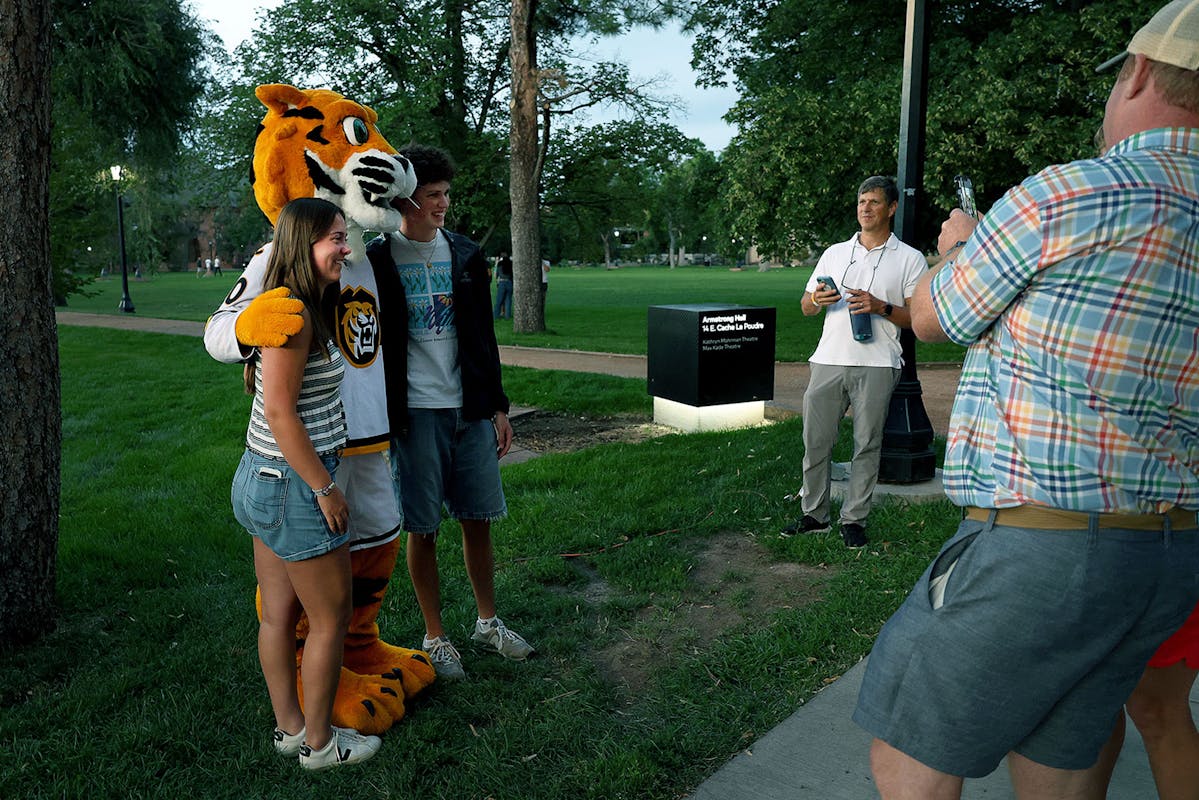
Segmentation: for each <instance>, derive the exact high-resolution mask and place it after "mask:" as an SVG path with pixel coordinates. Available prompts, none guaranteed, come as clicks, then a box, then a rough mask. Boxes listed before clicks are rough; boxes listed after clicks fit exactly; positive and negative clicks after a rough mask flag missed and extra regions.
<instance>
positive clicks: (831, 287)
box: [816, 275, 841, 294]
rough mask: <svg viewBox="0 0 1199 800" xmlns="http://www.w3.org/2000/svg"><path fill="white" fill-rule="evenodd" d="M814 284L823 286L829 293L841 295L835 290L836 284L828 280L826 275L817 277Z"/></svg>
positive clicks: (838, 290) (830, 279)
mask: <svg viewBox="0 0 1199 800" xmlns="http://www.w3.org/2000/svg"><path fill="white" fill-rule="evenodd" d="M816 282H817V283H819V284H820V285H821V286H823V287H824V288H825V289H827V290H828V291H830V292H836V293H837V294H841V290H840V289H838V288H837V282H836V281H834V280H833V279H832V278H830V277H829V276H828V275H817V276H816Z"/></svg>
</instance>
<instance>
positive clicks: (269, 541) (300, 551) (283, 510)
mask: <svg viewBox="0 0 1199 800" xmlns="http://www.w3.org/2000/svg"><path fill="white" fill-rule="evenodd" d="M321 461H322V463H324V465H325V469H327V470H329V474H330V475H335V474H336V472H337V464H338V458H337V456H335V455H328V456H322V457H321ZM230 499H231V500H232V502H233V516H234V517H236V518H237V521H238V522H239V523H241V525H242V526H243V527H244V528H245V529H246V530H248V531H249V532H250V533H252V534H253V535H255V536H257V537H258V538H260V539H262V543H263V544H265V545H266V546H267V547H269V548H270V549H271V552H273V553H274V554H275V555H277V556H279V558H281V559H283V560H284V561H303V560H304V559H308V558H315V557H317V556H321V555H324V554H325V553H328V552H331V551H333V550H336V549H337V548H339V547H341V546H342V545H343V544H345V543H346V542H347V541H349V538H350V537H349V534H347V533H340V534H337V533H333V531H331V530H330V529H329V524H328V523H327V522H326V521H325V515H324V513H323V512H322V511H321V509H320V506H318V505H317V502H316V495H314V494H313V493H312V489H310V488H308V484H306V483H304V481H303V479H302V478H300V476H299V475H297V474H296V471H295V470H294V469H292V468H291V467H290V466H289V465H288V463H287V462H286V461H284V460H283V459H281V458H269V457H267V456H262V455H259V454H258V453H254V452H252V451H250V450H246V451H245V453H243V454H242V457H241V463H239V464H238V465H237V472H236V473H234V475H233V488H232V490H231V491H230Z"/></svg>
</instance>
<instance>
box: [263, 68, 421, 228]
mask: <svg viewBox="0 0 1199 800" xmlns="http://www.w3.org/2000/svg"><path fill="white" fill-rule="evenodd" d="M254 94H255V95H257V97H258V99H259V100H261V101H262V104H263V105H264V106H266V108H267V112H266V116H265V117H263V118H262V124H261V125H259V126H258V135H257V138H256V139H255V141H254V166H253V170H252V172H251V174H250V183H251V185H253V187H254V197H255V199H256V200H257V201H258V207H259V208H261V209H262V213H264V214H266V216H267V218H268V219H269V220H270V221H271V224H272V225H274V224H275V219H276V218H277V217H278V216H279V211H280V210H281V209H282V208H283V206H285V205H287V203H288V202H289V201H291V200H294V199H296V198H297V197H320V198H322V199H324V200H328V201H330V202H331V203H333V204H334V205H336V206H338V207H339V208H341V210H342V211H343V212H344V213H345V215H346V221H347V222H348V223H351V224H356V225H357V226H358V227H360V228H365V229H368V230H372V231H394V230H399V227H400V212H398V211H396V210H395V209H394V208H392V207H391V201H392V199H394V198H402V197H408V196H409V195H411V194H412V192H413V190H414V189H416V173H414V172H413V171H412V165H411V164H410V163H408V160H407V159H406V158H404V157H403V156H400V155H397V154H396V150H395V148H394V147H392V146H391V145H390V144H388V143H387V140H386V139H384V138H383V135H382V134H380V133H379V130H378V128H376V127H375V121H376V120H377V119H378V115H377V114H375V112H374V111H373V110H371V109H369V108H367V107H366V106H362V105H359V104H358V103H355V102H354V101H352V100H347V99H345V98H344V97H342V96H341V95H340V94H338V93H337V92H330V91H326V90H324V89H313V90H302V89H297V88H295V87H294V86H288V85H286V84H281V83H271V84H265V85H263V86H259V87H258V88H257V89H255V90H254Z"/></svg>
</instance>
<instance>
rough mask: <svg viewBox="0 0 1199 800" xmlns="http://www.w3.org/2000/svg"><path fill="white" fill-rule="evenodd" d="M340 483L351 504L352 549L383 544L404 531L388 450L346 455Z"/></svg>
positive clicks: (340, 470) (350, 530)
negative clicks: (401, 528) (401, 524)
mask: <svg viewBox="0 0 1199 800" xmlns="http://www.w3.org/2000/svg"><path fill="white" fill-rule="evenodd" d="M337 485H338V486H340V487H341V489H342V491H343V492H345V495H346V503H347V504H349V506H350V524H349V531H348V532H349V534H350V550H351V551H354V550H365V549H367V548H370V547H380V546H381V545H385V544H387V543H388V542H390V541H392V540H394V539H395V538H396V537H397V536H399V535H400V521H401V518H400V506H399V501H398V499H397V498H396V490H395V481H394V480H393V478H392V473H391V460H390V458H389V457H388V453H387V451H386V450H385V451H383V452H379V453H361V454H359V455H353V456H342V457H341V465H340V466H339V467H338V468H337Z"/></svg>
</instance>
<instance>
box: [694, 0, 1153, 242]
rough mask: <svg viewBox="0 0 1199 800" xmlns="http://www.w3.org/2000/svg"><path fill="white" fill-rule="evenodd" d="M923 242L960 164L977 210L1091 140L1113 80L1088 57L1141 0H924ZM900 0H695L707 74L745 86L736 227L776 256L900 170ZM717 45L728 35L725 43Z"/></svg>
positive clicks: (829, 226)
mask: <svg viewBox="0 0 1199 800" xmlns="http://www.w3.org/2000/svg"><path fill="white" fill-rule="evenodd" d="M930 8H931V9H932V20H931V21H930V25H929V41H930V66H929V73H928V74H929V77H928V102H929V110H928V126H927V129H928V137H927V145H926V146H927V158H926V163H925V179H924V186H923V189H924V193H925V195H924V196H925V197H927V198H928V203H927V204H926V205H927V208H926V210H925V214H924V216H923V218H922V226H921V227H922V232H921V233H922V235H921V241H922V242H924V243H927V244H931V242H932V241H933V239H934V238H935V224H936V218H937V217H939V216H940V215H942V214H943V213H944V212H945V211H946V210H948V209H949V208H950V207H952V205H953V203H954V195H953V191H952V177H953V175H954V174H956V173H958V172H966V173H969V174H970V175H971V176H972V177H973V178H974V181H975V185H976V188H977V189H978V191H979V194H980V203H981V205H982V207H983V208H984V209H985V208H986V207H987V206H988V205H989V204H990V203H991V202H993V201H994V200H995V199H997V197H998V195H999V194H1000V193H1001V192H1002V191H1004V190H1005V189H1006V188H1007V187H1009V186H1011V185H1012V184H1014V183H1017V182H1019V181H1020V180H1021V179H1023V178H1024V177H1025V176H1026V175H1028V174H1030V173H1032V172H1035V171H1037V170H1039V169H1041V168H1042V167H1044V166H1046V165H1047V164H1050V163H1054V162H1060V161H1068V160H1072V159H1075V158H1080V157H1085V156H1088V155H1091V154H1092V153H1093V152H1094V146H1093V144H1092V136H1093V134H1094V132H1095V130H1096V128H1097V127H1098V125H1099V122H1100V119H1101V117H1102V113H1103V101H1104V99H1105V98H1106V96H1107V93H1108V90H1109V89H1110V86H1111V83H1112V80H1113V78H1112V76H1110V75H1096V74H1095V72H1094V67H1095V65H1096V64H1098V63H1100V62H1101V61H1103V60H1104V59H1106V58H1107V57H1108V56H1109V55H1111V54H1114V53H1116V52H1119V50H1120V49H1121V48H1122V47H1123V46H1124V45H1125V44H1126V43H1127V40H1128V38H1129V36H1130V35H1131V33H1132V31H1134V30H1135V29H1136V27H1137V26H1138V25H1140V24H1142V23H1143V21H1144V20H1143V17H1144V16H1145V9H1144V3H1143V2H1139V1H1138V0H1097V2H1082V1H1081V0H1056V1H1055V0H1042V1H1037V0H979V1H975V0H970V1H963V2H952V1H951V0H945V1H944V2H940V3H931V4H930ZM905 13H906V4H905V3H903V2H898V1H897V0H862V2H855V3H840V2H832V0H774V1H772V2H766V3H761V2H757V1H756V0H732V1H731V2H725V1H724V0H721V2H719V3H717V2H708V1H707V0H705V2H702V3H700V4H699V5H698V6H697V7H696V8H695V9H694V13H693V15H692V16H691V18H690V23H689V24H690V27H691V29H692V30H695V31H697V40H696V48H695V53H696V59H697V64H698V66H699V67H700V69H701V74H702V79H703V81H705V82H707V83H709V84H715V83H719V82H720V80H721V79H722V76H724V75H725V74H727V71H729V70H731V71H732V73H733V75H734V76H735V79H736V81H737V84H738V86H739V88H740V90H741V99H740V101H739V102H738V103H737V105H736V106H735V108H734V109H733V110H732V112H731V119H732V121H733V123H734V124H735V125H736V126H737V127H738V131H739V132H738V135H737V136H736V137H735V138H734V140H733V142H732V143H731V144H730V146H729V148H728V150H726V152H725V162H726V167H727V170H728V182H729V185H728V193H727V195H726V196H727V199H728V205H727V208H728V210H729V212H730V214H731V215H732V218H733V219H734V222H735V225H736V227H738V228H740V229H742V230H747V231H753V235H754V238H755V241H756V242H757V243H758V244H759V246H760V247H761V248H762V249H763V250H764V251H766V252H768V253H773V254H775V255H776V256H779V257H792V256H797V255H803V254H805V253H806V251H807V249H808V248H809V247H811V246H812V245H816V244H819V243H828V242H831V241H835V240H837V239H840V238H844V237H845V236H847V235H848V233H849V232H850V231H852V230H853V229H854V217H853V213H852V211H853V199H854V198H853V193H854V191H855V190H856V187H857V185H858V183H859V182H860V181H861V180H862V179H863V178H865V177H866V176H867V175H870V174H874V173H882V174H892V175H893V174H895V171H896V165H897V161H898V153H897V147H898V131H899V112H900V103H901V89H902V87H901V80H902V69H903V46H904V23H905ZM721 42H732V43H733V44H731V45H729V46H727V47H722V46H720V43H721Z"/></svg>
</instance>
